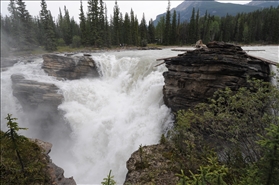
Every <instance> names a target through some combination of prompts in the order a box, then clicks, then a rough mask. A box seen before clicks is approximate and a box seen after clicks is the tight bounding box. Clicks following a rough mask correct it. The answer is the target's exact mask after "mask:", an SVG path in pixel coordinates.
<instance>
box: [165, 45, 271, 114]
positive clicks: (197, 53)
mask: <svg viewBox="0 0 279 185" xmlns="http://www.w3.org/2000/svg"><path fill="white" fill-rule="evenodd" d="M207 47H208V48H202V49H196V50H193V51H188V52H186V53H184V54H181V55H179V57H176V58H172V59H169V60H166V67H167V68H168V71H167V72H164V74H163V75H164V78H165V85H164V88H163V94H164V102H165V104H166V105H167V106H168V107H170V108H171V109H172V110H173V111H177V110H179V109H188V108H192V107H194V106H195V105H196V104H198V103H200V102H205V101H206V100H207V99H208V98H210V97H212V96H213V94H214V92H215V91H217V90H219V89H224V88H225V87H229V88H231V89H232V90H237V89H238V88H240V87H244V86H247V82H246V79H247V77H255V78H258V79H263V80H265V81H269V75H270V68H269V65H268V64H267V63H265V62H264V61H262V60H259V59H255V58H253V57H250V56H249V55H247V54H246V52H245V51H243V50H242V48H241V47H239V46H235V45H232V44H226V43H218V42H211V43H209V44H207Z"/></svg>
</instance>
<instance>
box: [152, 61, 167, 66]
mask: <svg viewBox="0 0 279 185" xmlns="http://www.w3.org/2000/svg"><path fill="white" fill-rule="evenodd" d="M164 63H165V61H164V62H162V63H160V64H157V65H156V66H154V67H158V66H160V65H162V64H164Z"/></svg>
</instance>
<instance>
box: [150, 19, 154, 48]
mask: <svg viewBox="0 0 279 185" xmlns="http://www.w3.org/2000/svg"><path fill="white" fill-rule="evenodd" d="M154 42H155V27H154V25H153V20H152V19H150V21H149V23H148V43H154Z"/></svg>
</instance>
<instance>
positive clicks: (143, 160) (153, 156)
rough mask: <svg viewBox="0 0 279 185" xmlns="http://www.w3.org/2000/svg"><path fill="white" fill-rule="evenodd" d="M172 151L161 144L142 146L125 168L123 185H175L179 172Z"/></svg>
mask: <svg viewBox="0 0 279 185" xmlns="http://www.w3.org/2000/svg"><path fill="white" fill-rule="evenodd" d="M174 159H175V157H173V153H172V151H171V150H170V149H169V148H168V147H167V146H166V145H162V144H158V145H151V146H143V147H141V148H139V150H137V151H135V152H134V153H133V154H132V155H131V157H130V159H129V160H128V161H127V163H126V166H127V169H128V173H127V175H126V179H125V182H124V185H128V184H135V185H149V184H160V185H176V184H177V183H178V180H179V178H178V176H177V175H176V173H179V172H180V165H179V162H178V160H176V159H175V160H174Z"/></svg>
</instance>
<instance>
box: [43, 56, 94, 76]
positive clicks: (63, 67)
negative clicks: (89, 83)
mask: <svg viewBox="0 0 279 185" xmlns="http://www.w3.org/2000/svg"><path fill="white" fill-rule="evenodd" d="M43 59H44V62H43V65H42V68H43V69H44V71H45V72H46V73H48V75H50V76H54V77H57V78H63V79H69V80H73V79H79V78H83V77H97V76H99V73H98V70H97V67H96V64H95V62H94V61H93V59H92V58H91V57H88V56H74V57H64V56H60V55H55V54H45V55H43Z"/></svg>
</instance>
